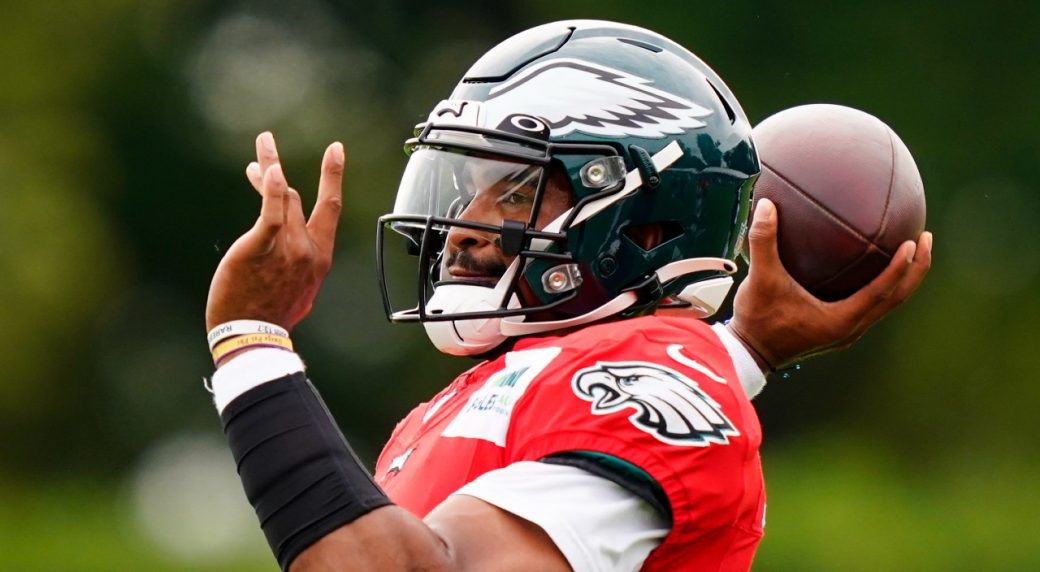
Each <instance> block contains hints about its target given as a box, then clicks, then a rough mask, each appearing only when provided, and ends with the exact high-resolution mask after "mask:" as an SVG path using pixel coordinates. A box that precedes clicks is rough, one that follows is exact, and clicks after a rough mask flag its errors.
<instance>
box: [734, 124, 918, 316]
mask: <svg viewBox="0 0 1040 572" xmlns="http://www.w3.org/2000/svg"><path fill="white" fill-rule="evenodd" d="M753 139H754V142H755V146H756V147H757V149H758V154H759V159H760V161H761V167H762V174H761V176H760V177H759V179H758V181H757V182H756V183H755V187H754V199H755V200H757V199H760V198H768V199H769V200H771V201H773V203H774V204H776V208H777V212H778V213H779V228H778V230H777V241H778V247H779V250H780V260H781V261H782V262H783V264H784V267H785V268H786V269H787V271H788V272H789V273H790V274H791V276H793V277H794V278H795V280H797V281H798V283H799V284H801V285H802V286H804V287H805V288H806V289H807V290H808V291H809V292H811V293H813V294H814V295H815V296H817V297H818V298H820V299H823V300H827V301H834V300H840V299H842V298H846V297H848V296H849V295H851V294H852V293H854V292H855V291H857V290H859V289H860V288H861V287H863V286H864V285H865V284H867V283H868V282H870V280H871V279H873V278H874V277H876V276H877V275H878V274H880V273H881V271H882V270H884V269H885V267H886V266H887V265H888V263H889V261H890V260H891V258H892V256H893V255H894V254H895V252H896V250H897V249H898V248H899V245H900V244H902V243H903V242H904V241H906V240H916V239H917V237H918V235H919V234H920V233H921V231H923V230H924V223H925V199H924V184H923V183H922V181H921V174H920V173H919V172H918V170H917V165H916V163H914V158H913V156H912V155H911V154H910V150H909V149H907V147H906V145H905V144H904V143H903V141H902V140H901V139H900V138H899V136H898V135H896V134H895V132H894V131H892V129H891V128H889V127H888V125H886V124H885V123H884V122H882V121H881V120H880V119H878V118H876V117H874V116H873V115H870V114H869V113H864V112H862V111H859V110H857V109H852V108H850V107H844V106H841V105H829V104H814V105H803V106H799V107H793V108H790V109H786V110H784V111H781V112H779V113H777V114H775V115H772V116H770V117H768V118H767V119H765V120H764V121H762V122H761V123H760V124H759V125H758V126H756V127H755V128H754V131H753ZM752 212H754V211H752Z"/></svg>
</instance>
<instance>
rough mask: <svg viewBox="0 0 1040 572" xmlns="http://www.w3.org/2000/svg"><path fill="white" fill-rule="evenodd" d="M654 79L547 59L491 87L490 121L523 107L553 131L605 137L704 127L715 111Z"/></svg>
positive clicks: (663, 133) (673, 132) (654, 135)
mask: <svg viewBox="0 0 1040 572" xmlns="http://www.w3.org/2000/svg"><path fill="white" fill-rule="evenodd" d="M652 84H653V82H651V81H650V80H648V79H644V78H641V77H638V76H634V75H632V74H629V73H627V72H623V71H620V70H616V69H612V68H609V67H606V66H601V65H597V64H593V63H590V62H583V61H581V60H575V59H568V58H557V59H552V60H547V61H545V62H541V63H539V64H537V65H533V66H530V67H528V68H527V69H524V70H523V71H521V72H520V73H518V74H517V76H516V77H514V78H510V80H509V81H507V82H505V83H503V84H502V85H500V86H497V87H495V88H494V89H492V90H491V93H490V95H491V97H490V98H489V99H488V100H487V102H486V106H487V108H486V111H487V113H488V117H487V123H486V124H487V125H489V126H495V125H497V124H498V123H499V122H501V121H502V120H504V119H505V118H506V117H507V116H508V115H510V114H513V113H516V112H518V111H521V112H523V113H527V114H529V115H533V116H536V117H541V118H542V119H544V120H545V121H546V122H547V123H548V124H549V128H550V129H551V130H552V134H553V135H554V136H559V135H566V134H568V133H571V132H574V131H581V132H583V133H588V134H591V135H600V136H604V137H623V136H635V137H646V138H661V137H665V136H668V135H677V134H679V133H683V132H685V131H688V130H691V129H696V128H699V127H704V125H705V124H704V122H703V121H701V118H703V117H707V116H708V115H711V110H709V109H707V108H705V107H703V106H701V105H697V104H696V103H694V102H692V101H689V100H687V99H683V98H682V97H679V96H677V95H673V94H671V93H668V92H666V91H662V90H660V89H657V88H655V87H652ZM557 94H558V95H557ZM499 110H501V111H499Z"/></svg>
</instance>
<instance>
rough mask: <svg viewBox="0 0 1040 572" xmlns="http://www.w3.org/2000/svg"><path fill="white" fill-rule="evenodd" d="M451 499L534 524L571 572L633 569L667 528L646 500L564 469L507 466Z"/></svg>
mask: <svg viewBox="0 0 1040 572" xmlns="http://www.w3.org/2000/svg"><path fill="white" fill-rule="evenodd" d="M455 494H457V495H468V496H472V497H476V498H479V499H481V500H483V501H484V502H487V503H488V504H491V505H494V506H496V507H498V508H500V509H502V510H504V511H506V512H509V513H512V514H514V515H516V516H518V517H520V518H522V519H524V520H527V521H530V522H532V523H534V524H536V525H538V527H539V528H541V529H542V530H544V531H545V533H546V534H547V535H548V536H549V538H550V539H552V541H553V543H554V544H555V545H556V547H557V548H558V549H559V550H560V552H561V553H563V556H564V558H566V559H567V562H568V564H570V566H571V568H572V569H573V570H575V572H586V571H588V572H595V571H599V570H618V571H635V570H639V569H640V568H641V567H642V565H643V562H644V561H645V560H646V558H647V556H648V555H649V554H650V552H651V551H652V550H653V549H654V548H656V547H657V546H658V545H659V544H660V543H661V541H662V539H663V538H664V537H665V536H666V535H667V533H668V529H669V523H668V522H667V519H666V518H665V517H663V516H662V515H661V514H660V513H658V512H657V511H656V510H655V509H654V508H653V507H651V506H650V505H649V504H648V503H647V502H646V501H644V500H642V499H640V498H639V497H637V496H636V495H633V494H632V493H630V492H629V491H627V490H625V489H624V488H622V487H620V486H619V485H617V484H615V483H613V482H611V481H609V480H607V479H604V478H601V477H598V476H596V475H593V474H591V473H588V472H586V471H584V470H582V469H578V468H575V467H569V466H565V465H552V464H546V463H538V462H530V461H526V462H519V463H513V464H511V465H508V466H506V467H504V468H502V469H497V470H494V471H490V472H488V473H484V474H483V475H482V476H480V477H478V478H477V479H476V480H474V481H472V482H470V483H469V484H467V485H465V486H464V487H462V488H461V489H459V490H458V491H457V492H455Z"/></svg>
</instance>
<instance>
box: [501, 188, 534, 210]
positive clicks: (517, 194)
mask: <svg viewBox="0 0 1040 572" xmlns="http://www.w3.org/2000/svg"><path fill="white" fill-rule="evenodd" d="M529 194H530V191H529V190H527V189H525V188H519V189H513V190H511V191H509V192H507V193H506V194H504V195H502V196H501V197H499V199H498V202H499V204H504V205H513V206H518V205H525V204H528V203H530V202H531V197H530V196H529Z"/></svg>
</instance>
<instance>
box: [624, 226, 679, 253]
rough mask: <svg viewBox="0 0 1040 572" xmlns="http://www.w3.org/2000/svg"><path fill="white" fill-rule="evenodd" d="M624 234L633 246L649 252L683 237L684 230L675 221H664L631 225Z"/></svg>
mask: <svg viewBox="0 0 1040 572" xmlns="http://www.w3.org/2000/svg"><path fill="white" fill-rule="evenodd" d="M622 234H623V235H624V236H625V238H627V239H629V240H631V241H632V243H633V244H635V245H636V246H638V247H639V248H641V249H643V250H644V251H645V252H649V251H651V250H653V249H655V248H657V247H658V246H661V245H662V244H664V243H666V242H668V241H669V240H672V239H673V238H679V237H680V236H682V234H683V229H682V225H680V224H679V223H678V222H676V221H674V220H662V221H657V222H645V223H640V224H630V225H628V226H626V227H625V228H624V230H622Z"/></svg>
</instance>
